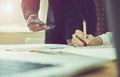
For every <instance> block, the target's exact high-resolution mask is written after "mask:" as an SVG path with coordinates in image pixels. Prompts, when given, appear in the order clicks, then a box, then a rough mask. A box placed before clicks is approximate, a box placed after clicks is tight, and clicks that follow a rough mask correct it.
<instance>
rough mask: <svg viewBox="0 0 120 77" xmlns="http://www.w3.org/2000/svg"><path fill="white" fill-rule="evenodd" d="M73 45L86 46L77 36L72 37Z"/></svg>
mask: <svg viewBox="0 0 120 77" xmlns="http://www.w3.org/2000/svg"><path fill="white" fill-rule="evenodd" d="M72 37H73V38H72V45H73V46H75V47H77V46H84V42H82V41H81V40H80V39H79V38H78V37H76V35H75V34H73V35H72Z"/></svg>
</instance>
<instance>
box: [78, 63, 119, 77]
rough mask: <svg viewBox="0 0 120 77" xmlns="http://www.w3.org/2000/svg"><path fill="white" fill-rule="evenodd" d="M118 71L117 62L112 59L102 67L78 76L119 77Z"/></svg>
mask: <svg viewBox="0 0 120 77" xmlns="http://www.w3.org/2000/svg"><path fill="white" fill-rule="evenodd" d="M117 73H118V72H117V64H116V62H115V61H112V62H109V63H107V64H106V65H105V66H104V67H103V68H101V69H97V70H94V71H90V72H88V73H85V74H83V75H81V76H78V77H118V76H117Z"/></svg>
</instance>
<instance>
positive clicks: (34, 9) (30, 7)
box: [21, 0, 40, 19]
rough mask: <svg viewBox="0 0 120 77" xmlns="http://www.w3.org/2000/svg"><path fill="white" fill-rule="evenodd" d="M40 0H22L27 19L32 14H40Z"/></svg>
mask: <svg viewBox="0 0 120 77" xmlns="http://www.w3.org/2000/svg"><path fill="white" fill-rule="evenodd" d="M39 4H40V0H22V5H21V6H22V11H23V15H24V18H25V19H27V18H28V17H29V16H30V15H31V14H38V10H39V6H40V5H39Z"/></svg>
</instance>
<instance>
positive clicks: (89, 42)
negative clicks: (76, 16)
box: [72, 30, 102, 47]
mask: <svg viewBox="0 0 120 77" xmlns="http://www.w3.org/2000/svg"><path fill="white" fill-rule="evenodd" d="M84 35H85V34H84V32H82V31H81V30H76V31H75V33H74V34H73V36H72V45H73V46H75V47H79V46H98V45H102V40H101V38H100V37H94V36H93V35H91V34H86V38H85V36H84Z"/></svg>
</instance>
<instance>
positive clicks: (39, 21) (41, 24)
mask: <svg viewBox="0 0 120 77" xmlns="http://www.w3.org/2000/svg"><path fill="white" fill-rule="evenodd" d="M27 23H28V24H39V25H40V26H44V25H47V24H45V23H44V22H42V21H41V20H39V19H28V20H27ZM48 26H49V27H50V29H53V28H54V27H55V25H54V24H53V23H50V22H49V25H48Z"/></svg>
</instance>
